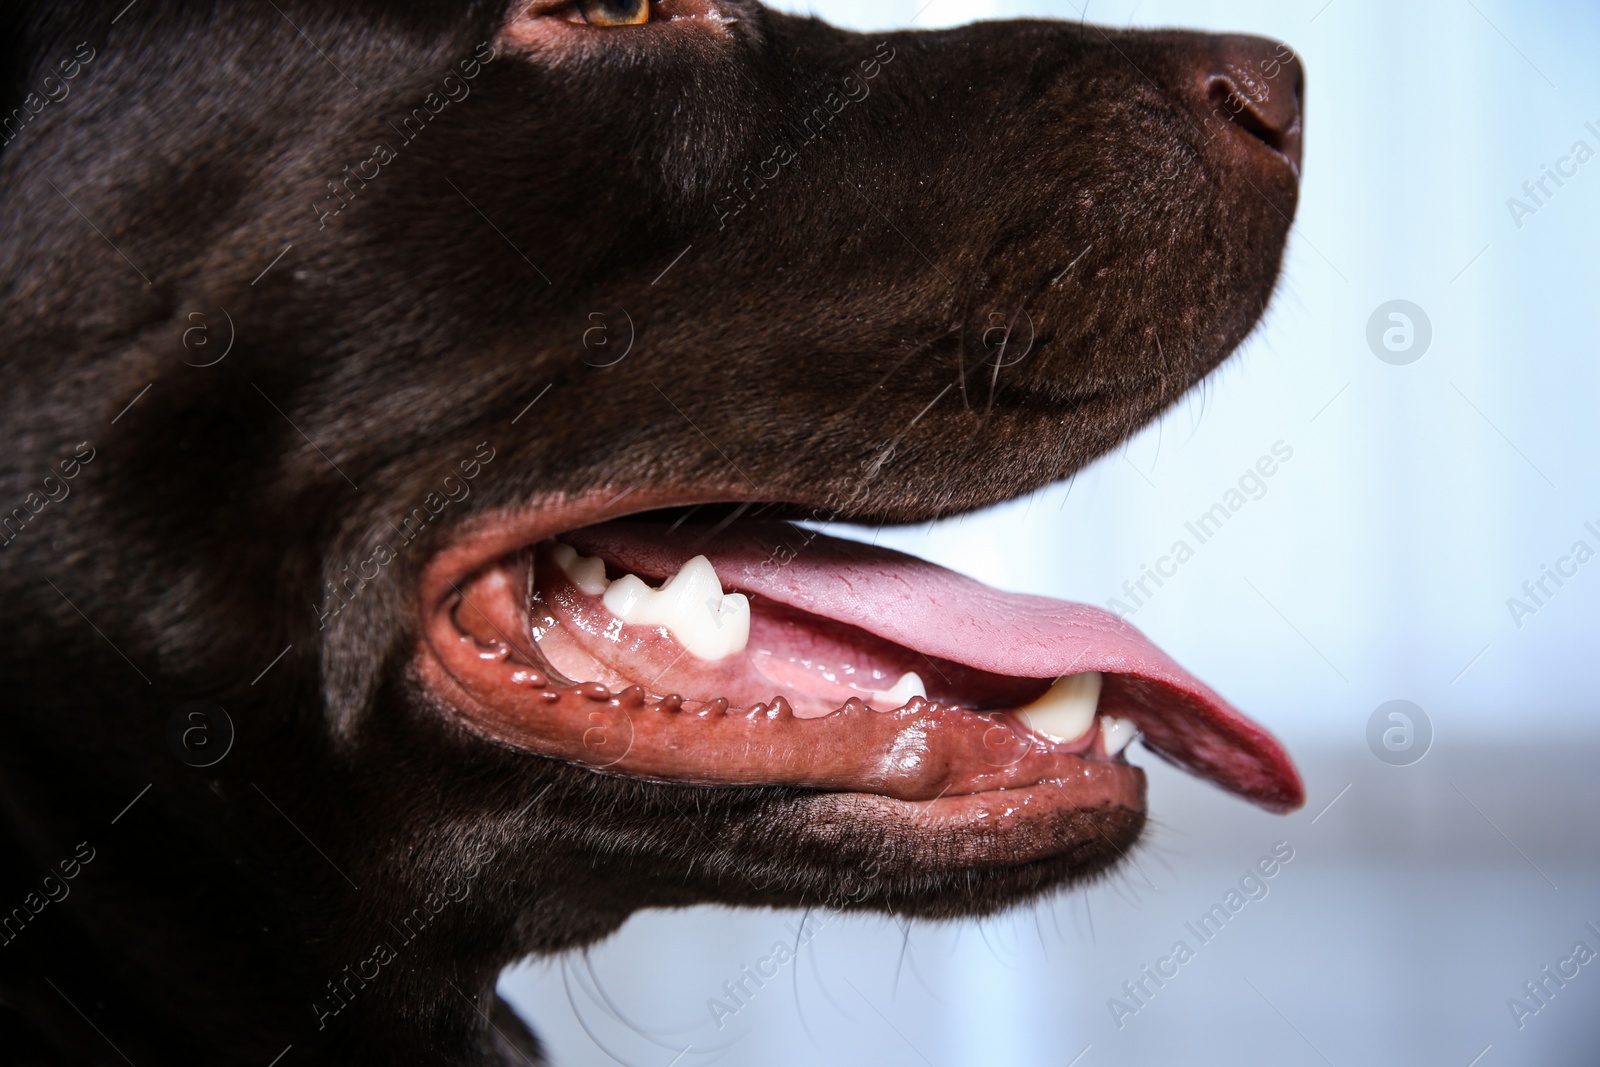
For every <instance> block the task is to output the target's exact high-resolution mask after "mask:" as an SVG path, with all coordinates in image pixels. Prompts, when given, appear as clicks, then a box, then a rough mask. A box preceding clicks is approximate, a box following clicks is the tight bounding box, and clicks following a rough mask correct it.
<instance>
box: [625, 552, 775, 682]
mask: <svg viewBox="0 0 1600 1067" xmlns="http://www.w3.org/2000/svg"><path fill="white" fill-rule="evenodd" d="M601 603H603V604H604V605H605V606H606V610H607V611H609V612H611V614H613V615H615V616H616V617H617V618H619V619H621V620H622V621H623V622H626V623H631V624H633V625H636V626H664V627H666V629H667V632H668V633H670V634H671V635H672V636H673V638H674V639H675V640H676V641H677V642H678V644H680V645H682V646H683V647H684V648H685V649H686V650H687V651H688V652H689V654H690V655H691V656H694V657H696V658H697V659H704V660H718V659H723V658H724V657H726V656H731V655H733V653H735V652H743V651H744V648H745V646H746V645H747V644H749V643H750V598H749V597H747V596H745V595H744V594H743V593H728V594H727V595H724V594H723V592H722V583H721V582H720V581H718V580H717V572H716V569H715V568H714V567H712V566H711V561H710V560H708V559H706V558H705V557H704V556H696V557H695V558H694V559H691V560H690V561H689V562H688V563H685V564H684V565H683V569H682V570H680V571H678V573H677V574H675V575H673V576H672V578H671V579H669V580H668V582H667V584H665V585H663V586H662V587H661V588H660V589H651V588H650V587H649V586H648V585H646V584H645V583H644V581H643V580H642V579H640V578H639V577H638V576H637V575H634V574H625V575H623V576H622V577H621V578H618V579H617V580H616V581H614V582H612V583H611V585H610V586H609V587H608V588H607V589H606V591H605V595H604V596H603V597H602V598H601Z"/></svg>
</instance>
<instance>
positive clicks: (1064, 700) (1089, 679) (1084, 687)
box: [1017, 671, 1101, 741]
mask: <svg viewBox="0 0 1600 1067" xmlns="http://www.w3.org/2000/svg"><path fill="white" fill-rule="evenodd" d="M1100 683H1101V677H1100V672H1099V671H1084V672H1083V673H1082V674H1066V675H1062V676H1061V677H1060V678H1057V679H1056V681H1055V684H1054V685H1052V686H1051V687H1050V688H1049V689H1048V690H1047V691H1046V692H1045V694H1044V696H1042V697H1040V698H1039V699H1038V700H1035V701H1034V702H1033V703H1032V704H1029V705H1028V706H1027V707H1025V708H1019V709H1018V710H1017V718H1019V719H1021V720H1022V722H1023V725H1025V726H1027V727H1028V729H1030V730H1033V731H1035V732H1036V733H1041V734H1044V735H1045V736H1046V737H1049V738H1051V739H1053V740H1056V741H1075V740H1077V739H1078V738H1080V737H1082V736H1083V735H1084V734H1086V733H1088V732H1089V728H1090V727H1092V726H1093V725H1094V713H1095V708H1097V707H1098V706H1099V704H1100Z"/></svg>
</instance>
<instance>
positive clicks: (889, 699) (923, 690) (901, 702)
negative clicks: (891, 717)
mask: <svg viewBox="0 0 1600 1067" xmlns="http://www.w3.org/2000/svg"><path fill="white" fill-rule="evenodd" d="M927 695H928V690H927V687H926V686H924V685H923V684H922V679H921V678H920V677H919V676H918V675H917V672H916V671H907V672H906V673H904V674H902V675H901V676H900V680H899V681H898V682H896V683H894V687H893V688H891V689H879V690H877V691H876V692H874V693H873V694H872V703H873V704H874V705H882V706H883V707H884V708H885V709H887V710H889V711H893V710H895V709H896V708H900V707H904V706H905V705H906V704H909V703H910V702H911V698H912V697H925V696H927Z"/></svg>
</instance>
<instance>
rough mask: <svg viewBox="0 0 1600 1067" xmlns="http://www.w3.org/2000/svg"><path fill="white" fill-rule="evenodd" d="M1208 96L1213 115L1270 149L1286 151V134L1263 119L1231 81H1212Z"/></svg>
mask: <svg viewBox="0 0 1600 1067" xmlns="http://www.w3.org/2000/svg"><path fill="white" fill-rule="evenodd" d="M1206 95H1207V102H1208V103H1209V104H1210V105H1211V114H1213V115H1219V116H1223V117H1225V118H1227V120H1228V121H1230V122H1232V123H1233V124H1234V125H1235V126H1238V127H1239V128H1240V129H1242V130H1244V131H1245V132H1246V133H1248V134H1250V136H1252V137H1254V138H1255V139H1256V140H1258V141H1260V142H1261V143H1262V144H1264V145H1266V146H1267V147H1268V148H1271V149H1273V150H1274V151H1278V152H1282V151H1284V148H1285V141H1286V139H1287V138H1286V134H1285V132H1284V131H1283V130H1280V129H1278V128H1276V127H1275V126H1273V125H1272V124H1271V123H1269V122H1268V121H1267V120H1266V119H1264V118H1262V116H1261V114H1260V113H1259V112H1258V111H1257V110H1256V109H1255V108H1254V107H1253V106H1251V103H1250V101H1249V99H1247V98H1246V97H1245V95H1244V94H1243V93H1241V92H1240V91H1239V88H1238V86H1236V85H1234V84H1233V82H1232V81H1231V80H1230V79H1228V78H1214V79H1212V81H1211V88H1210V90H1209V91H1208V93H1207V94H1206Z"/></svg>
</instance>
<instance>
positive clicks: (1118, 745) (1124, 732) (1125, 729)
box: [1100, 715, 1139, 756]
mask: <svg viewBox="0 0 1600 1067" xmlns="http://www.w3.org/2000/svg"><path fill="white" fill-rule="evenodd" d="M1138 736H1139V726H1138V724H1137V723H1135V722H1134V721H1133V720H1132V719H1117V718H1112V717H1111V716H1109V715H1103V716H1101V718H1100V739H1101V740H1102V741H1104V742H1105V746H1106V755H1107V756H1115V755H1116V754H1117V753H1119V752H1121V751H1122V750H1123V749H1125V748H1127V747H1128V746H1129V745H1131V744H1132V743H1133V739H1134V738H1135V737H1138Z"/></svg>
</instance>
